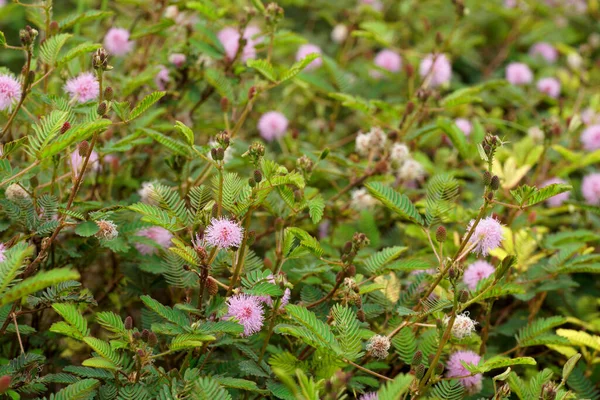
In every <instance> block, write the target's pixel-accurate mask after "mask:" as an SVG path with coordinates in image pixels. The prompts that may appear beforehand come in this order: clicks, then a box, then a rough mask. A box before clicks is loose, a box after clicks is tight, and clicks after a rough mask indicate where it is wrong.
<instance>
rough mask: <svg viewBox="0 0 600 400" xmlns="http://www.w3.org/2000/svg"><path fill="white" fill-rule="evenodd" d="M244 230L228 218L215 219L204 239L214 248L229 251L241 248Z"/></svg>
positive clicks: (207, 229)
mask: <svg viewBox="0 0 600 400" xmlns="http://www.w3.org/2000/svg"><path fill="white" fill-rule="evenodd" d="M243 233H244V228H242V227H241V226H240V225H239V224H238V223H237V222H235V221H232V220H229V219H227V218H224V217H221V218H213V219H212V221H211V222H210V225H209V226H208V228H206V232H205V235H204V239H205V240H206V242H207V243H208V244H210V245H211V246H213V247H219V248H223V249H227V248H229V247H239V246H240V244H241V243H242V236H243Z"/></svg>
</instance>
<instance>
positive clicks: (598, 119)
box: [581, 107, 600, 125]
mask: <svg viewBox="0 0 600 400" xmlns="http://www.w3.org/2000/svg"><path fill="white" fill-rule="evenodd" d="M581 120H582V121H583V123H584V124H585V125H596V124H600V114H598V113H596V111H594V110H593V109H592V108H589V107H588V108H586V109H585V110H583V111H582V112H581Z"/></svg>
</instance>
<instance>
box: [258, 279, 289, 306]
mask: <svg viewBox="0 0 600 400" xmlns="http://www.w3.org/2000/svg"><path fill="white" fill-rule="evenodd" d="M267 282H269V283H275V277H274V276H273V275H269V276H268V278H267ZM291 297H292V291H291V290H290V288H285V290H284V291H283V296H281V303H280V304H279V309H280V310H281V309H282V308H283V307H285V306H287V305H288V303H289V302H290V298H291ZM258 298H259V299H260V301H262V302H263V303H265V304H266V305H268V306H269V307H273V299H272V298H271V296H258Z"/></svg>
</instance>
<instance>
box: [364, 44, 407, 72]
mask: <svg viewBox="0 0 600 400" xmlns="http://www.w3.org/2000/svg"><path fill="white" fill-rule="evenodd" d="M373 62H374V63H375V65H376V66H378V67H379V68H381V69H385V70H386V71H389V72H398V71H400V69H401V68H402V57H400V55H399V54H398V53H396V52H394V51H392V50H388V49H385V50H381V51H380V52H379V53H377V55H376V56H375V60H373ZM370 75H371V76H372V77H373V78H382V77H383V74H382V73H381V72H380V71H377V70H372V71H370Z"/></svg>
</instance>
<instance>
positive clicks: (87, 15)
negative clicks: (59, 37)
mask: <svg viewBox="0 0 600 400" xmlns="http://www.w3.org/2000/svg"><path fill="white" fill-rule="evenodd" d="M113 14H114V13H113V12H112V11H99V10H88V11H85V12H83V13H71V14H69V15H68V17H66V18H65V19H63V20H62V21H60V22H59V23H58V26H59V27H60V30H61V31H63V30H65V29H69V28H71V27H73V26H74V25H75V24H81V23H84V22H89V21H95V20H97V19H103V18H107V17H110V16H112V15H113Z"/></svg>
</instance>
